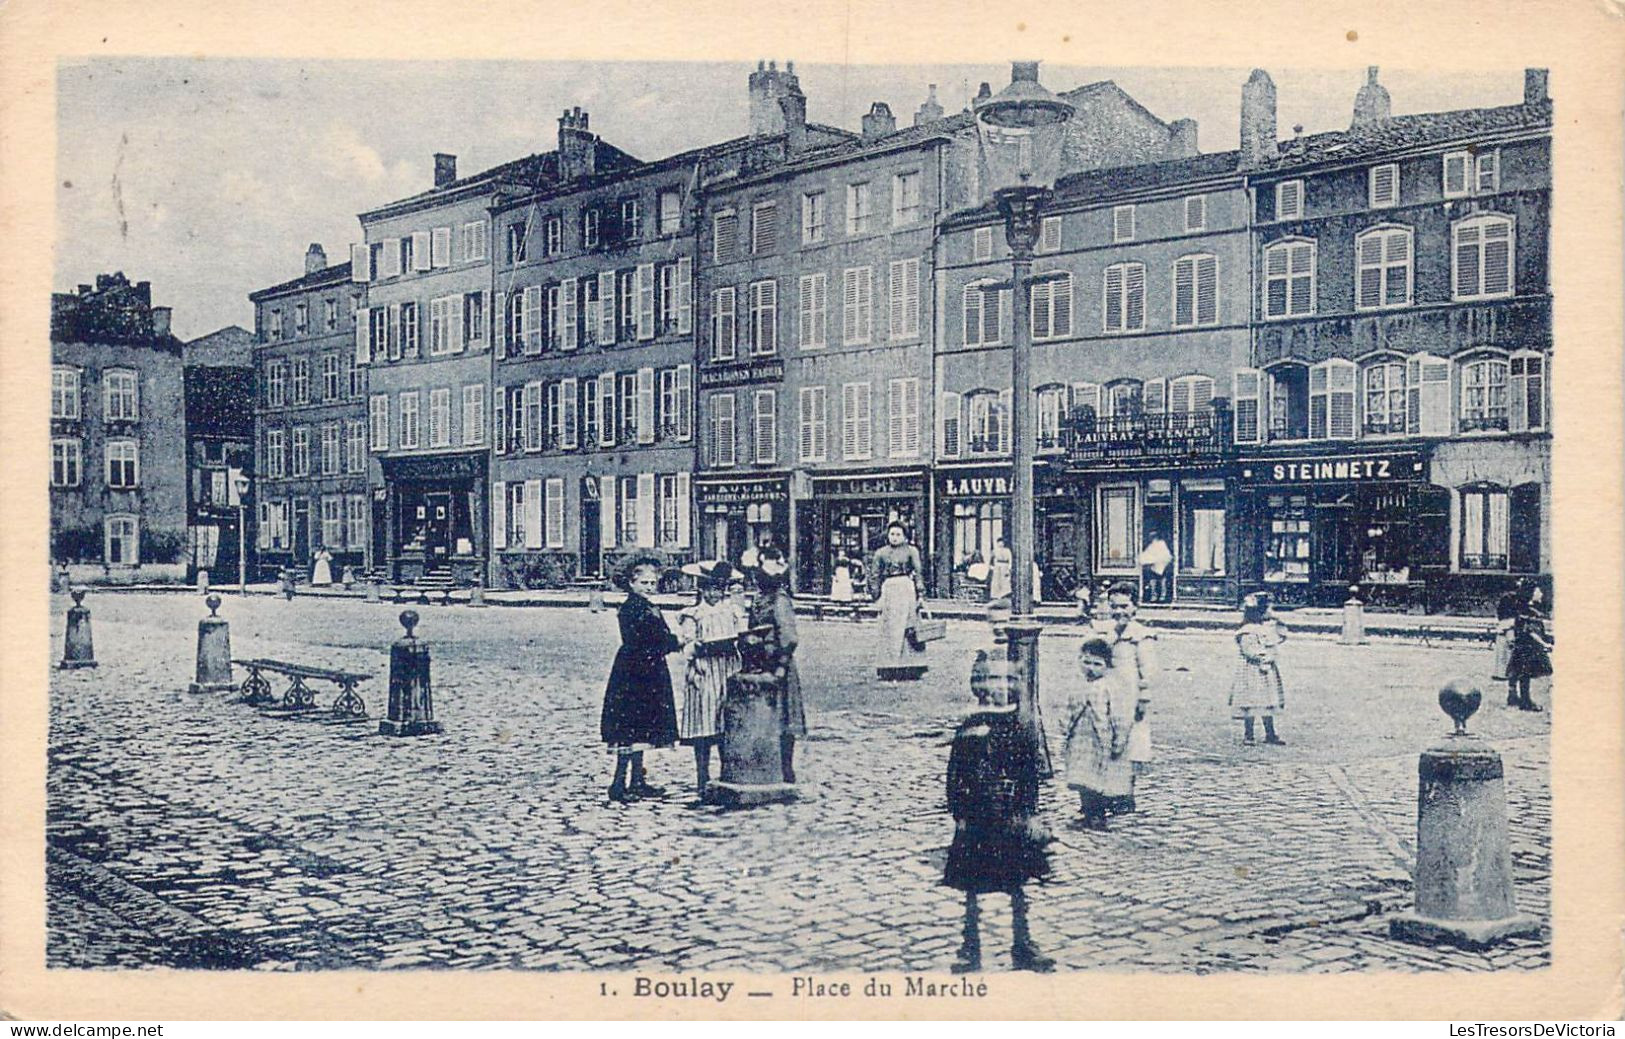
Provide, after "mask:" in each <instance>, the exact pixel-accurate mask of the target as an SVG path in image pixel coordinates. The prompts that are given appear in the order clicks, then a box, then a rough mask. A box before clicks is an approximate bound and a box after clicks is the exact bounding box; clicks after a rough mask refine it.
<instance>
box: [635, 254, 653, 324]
mask: <svg viewBox="0 0 1625 1039" xmlns="http://www.w3.org/2000/svg"><path fill="white" fill-rule="evenodd" d="M632 278H633V282H634V284H635V285H636V287H637V294H638V338H639V339H653V338H654V337H655V265H654V264H652V263H643V264H639V265H638V267H637V271H636V273H634V274H633V276H632Z"/></svg>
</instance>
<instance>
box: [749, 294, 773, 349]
mask: <svg viewBox="0 0 1625 1039" xmlns="http://www.w3.org/2000/svg"><path fill="white" fill-rule="evenodd" d="M750 352H751V353H752V354H753V355H755V356H758V357H764V356H769V355H772V354H776V353H778V352H779V283H778V282H776V281H756V282H752V283H751V286H750Z"/></svg>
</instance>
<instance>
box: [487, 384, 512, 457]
mask: <svg viewBox="0 0 1625 1039" xmlns="http://www.w3.org/2000/svg"><path fill="white" fill-rule="evenodd" d="M491 389H492V391H493V392H492V394H491V450H492V451H493V452H494V453H496V454H499V455H500V454H506V453H507V451H508V388H507V387H506V386H493V387H491Z"/></svg>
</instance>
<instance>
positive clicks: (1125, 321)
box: [1104, 263, 1145, 332]
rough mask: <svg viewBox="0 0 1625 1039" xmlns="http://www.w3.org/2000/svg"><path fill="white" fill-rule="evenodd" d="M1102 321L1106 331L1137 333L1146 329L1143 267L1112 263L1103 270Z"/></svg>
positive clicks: (1142, 265)
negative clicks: (1103, 305)
mask: <svg viewBox="0 0 1625 1039" xmlns="http://www.w3.org/2000/svg"><path fill="white" fill-rule="evenodd" d="M1104 280H1105V288H1104V298H1105V307H1104V313H1105V321H1104V328H1105V330H1106V331H1107V332H1137V331H1140V330H1143V329H1144V328H1145V264H1143V263H1114V264H1112V265H1111V266H1109V267H1107V268H1106V271H1105V275H1104Z"/></svg>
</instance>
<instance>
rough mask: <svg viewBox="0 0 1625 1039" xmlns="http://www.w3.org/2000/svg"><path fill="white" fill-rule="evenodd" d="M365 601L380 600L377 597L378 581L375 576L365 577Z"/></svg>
mask: <svg viewBox="0 0 1625 1039" xmlns="http://www.w3.org/2000/svg"><path fill="white" fill-rule="evenodd" d="M367 601H368V602H378V601H380V598H379V595H378V581H377V579H376V578H371V577H369V578H367Z"/></svg>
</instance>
